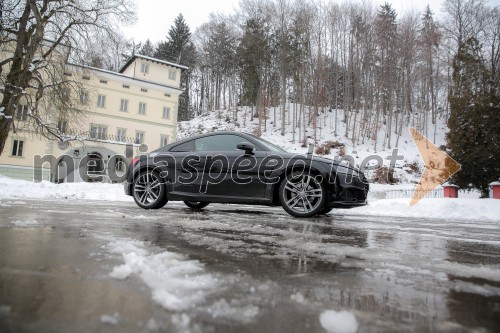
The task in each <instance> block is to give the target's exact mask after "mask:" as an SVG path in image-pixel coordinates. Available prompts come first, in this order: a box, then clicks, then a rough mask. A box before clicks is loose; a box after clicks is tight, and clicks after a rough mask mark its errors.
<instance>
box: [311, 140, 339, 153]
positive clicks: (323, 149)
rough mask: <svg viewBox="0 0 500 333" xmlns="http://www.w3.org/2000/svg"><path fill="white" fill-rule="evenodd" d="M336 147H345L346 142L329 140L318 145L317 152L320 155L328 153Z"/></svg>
mask: <svg viewBox="0 0 500 333" xmlns="http://www.w3.org/2000/svg"><path fill="white" fill-rule="evenodd" d="M335 148H344V144H343V143H341V142H338V141H327V142H325V143H323V144H322V145H320V146H318V147H316V150H315V153H316V154H318V155H328V154H330V153H331V151H332V149H335Z"/></svg>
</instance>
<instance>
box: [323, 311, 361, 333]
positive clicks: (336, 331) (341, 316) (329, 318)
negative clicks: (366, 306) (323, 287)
mask: <svg viewBox="0 0 500 333" xmlns="http://www.w3.org/2000/svg"><path fill="white" fill-rule="evenodd" d="M319 322H320V324H321V327H323V328H324V329H325V330H326V331H327V332H331V333H355V332H357V331H358V326H359V325H358V321H357V320H356V316H354V315H353V314H352V313H350V312H347V311H340V312H337V311H335V310H327V311H324V312H323V313H321V315H320V316H319Z"/></svg>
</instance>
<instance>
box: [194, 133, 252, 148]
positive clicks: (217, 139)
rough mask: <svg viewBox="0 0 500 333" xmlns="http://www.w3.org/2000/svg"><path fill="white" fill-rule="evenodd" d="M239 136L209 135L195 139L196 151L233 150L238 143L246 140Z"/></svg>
mask: <svg viewBox="0 0 500 333" xmlns="http://www.w3.org/2000/svg"><path fill="white" fill-rule="evenodd" d="M247 141H248V140H245V139H244V138H242V137H241V136H237V135H231V134H221V135H211V136H206V137H204V138H200V139H196V140H195V144H194V146H195V147H194V148H195V150H196V151H235V150H238V148H236V146H237V145H238V143H242V142H247Z"/></svg>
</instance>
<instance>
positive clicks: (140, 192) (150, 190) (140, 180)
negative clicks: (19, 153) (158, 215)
mask: <svg viewBox="0 0 500 333" xmlns="http://www.w3.org/2000/svg"><path fill="white" fill-rule="evenodd" d="M133 197H134V201H135V203H136V204H137V205H138V206H139V207H141V208H144V209H158V208H161V207H163V206H165V204H166V203H167V202H168V199H167V190H166V188H165V183H164V181H163V179H162V178H161V177H160V175H159V174H158V173H157V172H155V171H150V170H147V171H143V172H141V173H140V174H139V176H138V177H137V178H136V180H135V181H134V187H133Z"/></svg>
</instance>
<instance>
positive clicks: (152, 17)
mask: <svg viewBox="0 0 500 333" xmlns="http://www.w3.org/2000/svg"><path fill="white" fill-rule="evenodd" d="M324 1H329V0H324ZM332 1H338V2H341V0H332ZM351 1H353V2H361V0H351ZM372 1H373V3H374V4H376V5H381V4H384V3H385V2H388V3H390V4H392V7H393V8H394V9H395V10H396V12H397V13H398V14H399V15H401V14H402V13H404V12H406V11H413V10H417V11H423V10H424V9H425V7H426V6H427V4H429V5H430V7H431V9H432V11H433V12H434V13H436V14H437V15H439V12H440V11H441V5H442V3H443V1H444V0H372ZM135 2H136V4H137V18H138V20H137V22H136V24H134V25H133V26H129V27H126V28H124V29H123V31H124V32H125V35H126V36H127V37H128V38H133V39H134V41H136V42H145V41H146V40H147V39H150V40H151V41H152V42H153V43H157V42H159V41H162V40H165V39H166V36H167V33H168V30H169V29H170V27H171V26H172V24H173V23H174V19H175V18H176V17H177V15H179V14H180V13H182V15H183V16H184V19H185V20H186V22H187V24H188V25H189V27H190V29H191V32H194V31H195V30H196V28H197V27H199V26H200V25H201V24H203V23H205V22H207V21H208V19H209V16H210V13H222V14H232V13H234V12H235V11H236V9H238V8H239V2H240V0H215V1H207V0H180V1H172V0H167V1H165V0H163V1H154V2H153V0H135ZM152 3H154V5H152ZM488 3H489V5H500V0H488Z"/></svg>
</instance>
